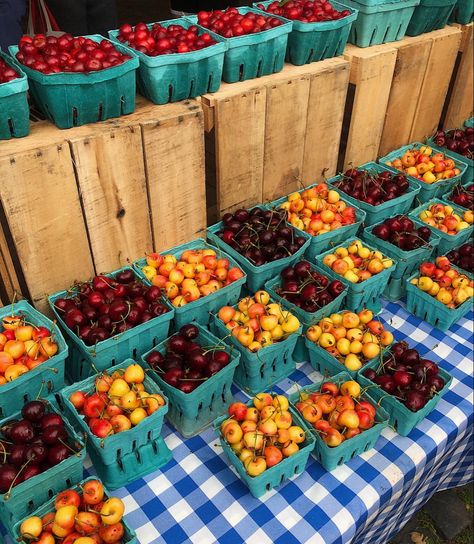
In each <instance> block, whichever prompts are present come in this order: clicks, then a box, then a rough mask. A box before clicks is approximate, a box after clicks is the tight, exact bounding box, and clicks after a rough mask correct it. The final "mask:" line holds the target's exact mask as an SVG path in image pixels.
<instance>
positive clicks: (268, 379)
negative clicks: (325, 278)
mask: <svg viewBox="0 0 474 544" xmlns="http://www.w3.org/2000/svg"><path fill="white" fill-rule="evenodd" d="M270 302H273V301H272V300H270ZM212 330H213V331H214V334H215V335H216V336H218V337H220V338H223V339H224V341H225V342H226V343H228V344H229V345H230V346H232V347H233V348H234V349H237V351H239V352H240V363H239V366H238V367H237V368H236V369H235V374H234V382H235V383H236V384H237V385H238V386H239V387H240V389H242V390H243V391H244V392H246V393H247V394H249V395H255V394H257V393H259V392H261V391H267V390H269V389H271V388H272V387H273V386H274V385H275V384H276V383H278V382H279V381H281V380H283V379H284V378H286V377H288V376H289V375H290V374H291V373H292V372H293V371H294V370H295V369H296V361H295V359H294V357H293V353H294V351H295V347H296V342H297V340H298V338H299V336H300V335H301V332H302V327H301V325H300V328H299V329H298V331H296V332H294V333H292V334H290V335H289V336H288V337H287V338H286V339H285V340H282V341H281V342H276V343H275V344H272V345H270V346H266V347H264V348H261V349H260V350H258V351H257V352H256V353H252V352H251V351H250V350H248V349H247V348H246V347H245V346H243V345H242V344H241V343H240V342H239V341H238V340H237V339H236V338H234V337H233V336H232V335H230V331H229V329H227V327H226V326H225V325H224V323H223V322H222V321H221V320H220V319H219V318H218V317H217V315H215V316H214V319H213V322H212Z"/></svg>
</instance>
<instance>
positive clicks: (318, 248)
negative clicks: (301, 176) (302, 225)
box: [266, 183, 366, 261]
mask: <svg viewBox="0 0 474 544" xmlns="http://www.w3.org/2000/svg"><path fill="white" fill-rule="evenodd" d="M316 185H317V183H315V184H313V185H309V186H308V187H307V189H311V188H312V187H315V186H316ZM334 190H335V191H336V192H337V193H339V195H340V196H341V200H344V202H345V203H346V204H347V203H349V199H348V198H346V196H347V195H346V194H345V193H343V192H342V191H339V190H338V189H335V188H334ZM299 192H300V193H301V192H302V191H299ZM287 200H288V197H287V196H285V197H283V198H279V199H277V200H274V201H273V202H271V203H270V204H269V205H267V206H266V207H267V208H278V207H279V206H280V204H283V203H284V202H286V201H287ZM354 202H357V204H354V203H352V202H350V204H351V206H352V207H353V208H355V212H356V220H355V223H352V225H344V226H342V227H340V228H338V229H336V230H331V231H329V232H325V233H324V234H318V235H317V236H310V235H309V234H308V233H306V232H304V231H302V230H300V229H298V228H296V227H293V228H294V229H295V230H296V231H297V232H298V234H299V235H301V236H309V239H310V242H309V246H308V247H307V249H306V251H305V257H306V258H307V259H308V260H309V261H314V259H315V258H316V257H317V256H318V255H319V254H320V253H321V252H323V251H326V250H327V249H329V248H331V247H334V246H336V245H337V244H340V243H341V242H343V241H344V240H347V239H348V238H351V237H352V236H356V234H357V232H358V230H359V228H360V226H361V225H362V223H364V222H365V220H366V213H365V211H364V210H362V209H361V208H360V207H359V203H358V201H354Z"/></svg>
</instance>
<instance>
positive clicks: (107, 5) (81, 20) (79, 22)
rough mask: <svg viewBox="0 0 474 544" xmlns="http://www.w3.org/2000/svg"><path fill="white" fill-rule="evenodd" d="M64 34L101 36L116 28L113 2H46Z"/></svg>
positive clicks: (62, 0) (115, 12) (48, 0)
mask: <svg viewBox="0 0 474 544" xmlns="http://www.w3.org/2000/svg"><path fill="white" fill-rule="evenodd" d="M46 1H47V4H48V7H49V8H50V9H51V12H52V14H53V16H54V18H55V19H56V22H57V23H58V26H59V28H60V29H61V30H63V31H64V32H69V34H72V35H73V36H80V35H84V34H102V35H104V36H107V31H108V30H114V29H115V28H117V8H116V5H115V0H46ZM0 2H1V0H0Z"/></svg>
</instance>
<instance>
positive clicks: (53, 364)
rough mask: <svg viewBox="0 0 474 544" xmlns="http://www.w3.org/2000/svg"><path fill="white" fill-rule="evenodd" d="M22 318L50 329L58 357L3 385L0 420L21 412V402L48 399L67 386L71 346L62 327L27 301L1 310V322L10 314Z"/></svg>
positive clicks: (0, 394)
mask: <svg viewBox="0 0 474 544" xmlns="http://www.w3.org/2000/svg"><path fill="white" fill-rule="evenodd" d="M12 314H14V315H23V316H25V318H26V321H28V323H31V324H33V325H36V326H40V327H46V328H48V329H49V330H50V331H51V332H52V335H53V340H54V341H55V342H56V343H57V344H58V352H57V353H56V355H54V356H53V357H51V358H50V359H48V360H47V361H45V362H44V363H41V364H40V365H38V366H37V367H36V368H34V369H33V370H30V371H29V372H27V373H26V374H23V376H20V377H19V378H17V379H16V380H13V381H12V382H10V383H6V384H4V385H0V419H3V418H5V417H8V416H11V415H12V414H14V413H15V412H17V411H18V402H21V403H23V404H25V403H27V402H29V401H30V400H35V399H36V398H37V397H38V395H41V396H43V397H46V396H48V395H49V394H50V393H54V392H56V391H59V390H60V389H62V388H63V387H64V385H65V382H64V374H65V368H66V358H67V355H68V347H67V344H66V341H65V340H64V338H63V335H62V334H61V331H60V330H59V327H58V326H57V325H56V324H55V323H53V322H52V321H51V320H49V319H48V318H47V317H45V316H44V315H43V314H41V313H40V312H38V311H37V310H35V309H34V308H33V306H30V304H28V302H26V300H20V301H19V302H16V303H15V304H11V305H8V306H5V307H4V308H2V309H1V310H0V322H1V320H2V319H3V318H4V317H6V316H8V315H12Z"/></svg>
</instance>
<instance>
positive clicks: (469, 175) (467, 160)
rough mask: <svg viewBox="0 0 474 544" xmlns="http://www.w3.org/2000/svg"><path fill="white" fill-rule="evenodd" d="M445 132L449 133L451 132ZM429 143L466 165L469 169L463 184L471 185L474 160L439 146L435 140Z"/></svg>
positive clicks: (473, 177)
mask: <svg viewBox="0 0 474 544" xmlns="http://www.w3.org/2000/svg"><path fill="white" fill-rule="evenodd" d="M466 128H467V127H466ZM445 132H449V130H448V131H445ZM427 143H428V145H430V146H435V147H437V148H438V149H442V150H446V151H447V152H448V153H449V154H450V155H451V157H452V158H453V159H454V160H456V161H461V162H464V163H466V165H467V168H466V171H465V172H464V175H463V176H462V182H463V183H469V182H472V181H473V180H474V159H470V158H469V157H465V156H464V155H461V154H460V153H457V152H456V151H450V150H448V149H447V148H445V147H441V146H439V145H437V144H436V143H435V141H434V138H429V139H428V140H427Z"/></svg>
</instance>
